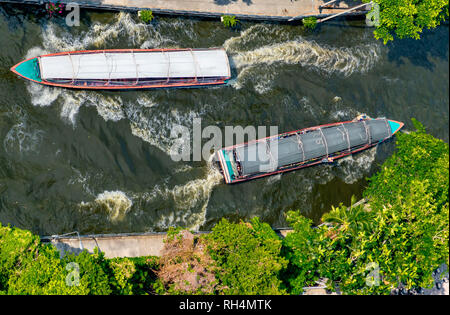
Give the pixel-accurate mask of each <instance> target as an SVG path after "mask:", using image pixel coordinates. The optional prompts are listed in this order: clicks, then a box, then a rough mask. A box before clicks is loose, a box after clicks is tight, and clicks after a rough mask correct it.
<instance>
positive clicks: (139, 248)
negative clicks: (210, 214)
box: [41, 229, 292, 258]
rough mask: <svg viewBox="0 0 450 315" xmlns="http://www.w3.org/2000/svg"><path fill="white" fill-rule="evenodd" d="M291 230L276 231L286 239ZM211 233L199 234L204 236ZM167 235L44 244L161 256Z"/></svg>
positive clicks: (64, 249)
mask: <svg viewBox="0 0 450 315" xmlns="http://www.w3.org/2000/svg"><path fill="white" fill-rule="evenodd" d="M290 231H292V230H290V229H278V230H275V232H276V233H278V235H280V236H282V237H285V236H286V234H287V233H289V232H290ZM204 233H209V232H199V233H197V234H204ZM166 235H167V234H166V233H131V234H94V235H80V236H58V235H54V236H43V237H41V241H42V242H43V243H51V244H53V245H54V246H55V247H56V248H57V249H58V250H59V252H60V253H61V256H64V254H66V253H73V254H79V253H81V251H82V250H83V249H86V250H87V251H88V252H89V253H93V252H94V249H95V248H96V247H97V248H98V249H99V250H100V251H101V252H103V253H104V254H105V257H106V258H114V257H140V256H160V255H161V250H162V248H163V246H164V239H165V237H166Z"/></svg>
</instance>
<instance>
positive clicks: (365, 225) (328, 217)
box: [322, 197, 373, 236]
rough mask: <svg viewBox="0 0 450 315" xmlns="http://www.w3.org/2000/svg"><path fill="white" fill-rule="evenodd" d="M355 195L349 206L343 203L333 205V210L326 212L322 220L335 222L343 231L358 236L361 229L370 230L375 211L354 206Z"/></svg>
mask: <svg viewBox="0 0 450 315" xmlns="http://www.w3.org/2000/svg"><path fill="white" fill-rule="evenodd" d="M354 202H355V199H354V197H352V201H351V206H350V207H349V208H347V207H345V206H343V204H342V203H341V204H340V205H339V207H333V206H332V207H331V211H330V212H328V213H326V214H324V215H323V217H322V221H323V222H326V223H331V224H334V225H335V226H337V227H339V229H340V231H341V232H342V233H349V234H351V235H352V236H357V234H358V233H359V232H360V231H370V230H371V227H372V220H373V215H372V214H373V213H372V212H368V211H366V210H365V209H364V207H362V206H357V207H354V206H353V204H354Z"/></svg>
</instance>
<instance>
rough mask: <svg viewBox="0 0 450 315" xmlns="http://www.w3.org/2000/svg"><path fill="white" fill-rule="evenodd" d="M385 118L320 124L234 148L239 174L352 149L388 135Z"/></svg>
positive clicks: (388, 128)
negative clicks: (317, 126)
mask: <svg viewBox="0 0 450 315" xmlns="http://www.w3.org/2000/svg"><path fill="white" fill-rule="evenodd" d="M391 135H392V134H391V128H390V126H389V123H388V121H387V120H386V119H384V118H381V119H373V120H366V121H358V122H351V123H345V124H340V125H334V126H330V127H322V128H319V129H316V130H313V131H309V132H306V133H303V134H301V133H296V134H293V135H292V136H289V137H285V138H281V139H269V140H263V141H258V142H254V143H252V144H249V145H246V146H242V147H237V148H236V155H237V159H238V161H239V162H240V163H241V168H242V175H244V176H245V175H249V174H254V173H260V172H271V171H274V170H276V169H277V168H278V167H281V166H286V165H289V164H294V163H299V162H303V161H308V160H311V159H314V158H321V157H326V156H328V155H331V154H333V153H336V152H340V151H344V150H353V149H356V148H358V147H361V146H364V145H366V144H369V143H371V144H372V143H376V142H378V141H381V140H384V139H385V138H387V137H390V136H391Z"/></svg>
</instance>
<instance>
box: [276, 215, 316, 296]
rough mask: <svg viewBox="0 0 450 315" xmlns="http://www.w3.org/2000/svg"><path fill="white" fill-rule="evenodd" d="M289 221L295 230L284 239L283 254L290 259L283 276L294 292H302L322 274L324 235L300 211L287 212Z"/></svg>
mask: <svg viewBox="0 0 450 315" xmlns="http://www.w3.org/2000/svg"><path fill="white" fill-rule="evenodd" d="M287 222H288V223H289V225H290V226H291V227H292V229H293V232H291V233H289V234H287V235H286V237H285V238H284V240H283V251H282V253H283V256H284V257H285V258H286V259H287V260H288V261H289V264H288V266H287V268H286V270H284V271H283V276H282V278H283V279H284V281H285V282H286V283H285V285H286V286H287V287H288V290H289V292H290V293H292V294H301V293H302V292H303V287H305V286H314V283H315V281H316V280H318V279H319V276H320V271H319V269H320V263H321V257H322V256H323V254H324V252H323V250H324V248H323V245H322V244H321V242H322V241H323V235H322V234H321V233H320V231H319V230H317V229H313V228H312V227H311V225H312V221H311V220H310V219H307V218H305V217H303V216H302V215H300V213H299V212H294V211H290V212H288V213H287Z"/></svg>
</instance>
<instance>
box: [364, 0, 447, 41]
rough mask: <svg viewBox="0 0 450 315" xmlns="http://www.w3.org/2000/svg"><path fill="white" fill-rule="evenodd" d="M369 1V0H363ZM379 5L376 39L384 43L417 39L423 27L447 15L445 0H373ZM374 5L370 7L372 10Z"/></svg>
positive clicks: (435, 23)
mask: <svg viewBox="0 0 450 315" xmlns="http://www.w3.org/2000/svg"><path fill="white" fill-rule="evenodd" d="M364 2H370V0H364ZM374 2H375V3H376V4H378V5H379V19H378V18H377V17H375V18H376V19H377V20H378V22H379V23H377V24H378V25H377V26H376V29H375V31H374V34H375V38H376V39H382V40H383V42H384V43H385V44H386V43H387V42H388V41H390V40H393V39H394V35H396V36H397V37H398V38H407V37H410V38H414V39H419V38H420V33H421V32H422V30H423V29H424V28H428V29H430V28H435V27H436V26H438V25H439V24H440V23H441V22H442V21H444V20H445V19H447V17H448V1H447V0H374ZM373 11H374V7H373V8H372V12H373Z"/></svg>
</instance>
